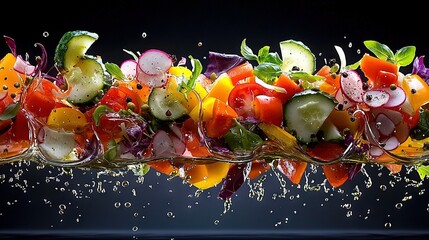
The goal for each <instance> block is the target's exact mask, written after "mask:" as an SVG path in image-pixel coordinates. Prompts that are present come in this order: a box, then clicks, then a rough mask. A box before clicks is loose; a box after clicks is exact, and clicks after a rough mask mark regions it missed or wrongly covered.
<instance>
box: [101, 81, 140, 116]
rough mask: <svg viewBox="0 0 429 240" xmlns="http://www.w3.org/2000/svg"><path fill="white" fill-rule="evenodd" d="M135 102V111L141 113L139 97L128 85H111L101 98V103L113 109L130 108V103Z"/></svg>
mask: <svg viewBox="0 0 429 240" xmlns="http://www.w3.org/2000/svg"><path fill="white" fill-rule="evenodd" d="M130 102H132V103H133V104H134V109H133V111H134V112H136V113H139V112H140V110H141V107H140V102H141V101H139V97H138V96H137V95H136V93H135V92H133V91H132V90H131V89H130V88H128V87H127V86H126V85H119V86H118V87H111V88H109V90H108V91H107V92H106V93H105V94H104V96H103V97H102V98H101V100H100V102H99V104H101V105H106V106H108V107H110V108H111V109H112V110H113V111H115V112H117V111H119V110H123V109H124V110H126V109H128V106H129V105H128V104H129V103H130Z"/></svg>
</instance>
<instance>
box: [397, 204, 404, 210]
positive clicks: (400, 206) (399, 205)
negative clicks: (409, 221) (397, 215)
mask: <svg viewBox="0 0 429 240" xmlns="http://www.w3.org/2000/svg"><path fill="white" fill-rule="evenodd" d="M402 206H403V205H402V203H397V204H396V205H395V208H396V209H401V208H402Z"/></svg>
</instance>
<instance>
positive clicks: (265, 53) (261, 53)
mask: <svg viewBox="0 0 429 240" xmlns="http://www.w3.org/2000/svg"><path fill="white" fill-rule="evenodd" d="M269 54H270V47H269V46H264V47H262V48H261V49H259V51H258V63H263V62H265V61H264V60H265V59H266V58H267V56H268V55H269Z"/></svg>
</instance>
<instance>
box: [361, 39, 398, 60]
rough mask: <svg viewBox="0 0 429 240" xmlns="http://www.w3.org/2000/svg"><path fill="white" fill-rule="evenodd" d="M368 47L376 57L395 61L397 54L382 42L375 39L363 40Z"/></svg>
mask: <svg viewBox="0 0 429 240" xmlns="http://www.w3.org/2000/svg"><path fill="white" fill-rule="evenodd" d="M363 44H364V45H365V47H366V48H368V50H370V51H371V52H372V53H374V55H375V56H376V57H378V58H379V59H382V60H385V61H388V62H393V61H394V59H395V54H394V53H393V52H392V50H390V48H389V47H388V46H387V45H385V44H382V43H380V42H377V41H374V40H366V41H364V42H363Z"/></svg>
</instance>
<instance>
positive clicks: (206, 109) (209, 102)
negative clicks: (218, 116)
mask: <svg viewBox="0 0 429 240" xmlns="http://www.w3.org/2000/svg"><path fill="white" fill-rule="evenodd" d="M215 102H216V98H214V97H206V98H204V100H203V102H202V104H201V105H202V107H203V109H202V110H201V111H202V119H201V120H202V121H208V120H210V119H212V118H213V107H214V103H215ZM199 114H200V104H197V105H196V106H195V107H194V108H193V109H192V111H191V112H190V113H189V116H190V117H191V118H192V120H194V121H195V122H198V120H199Z"/></svg>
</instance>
